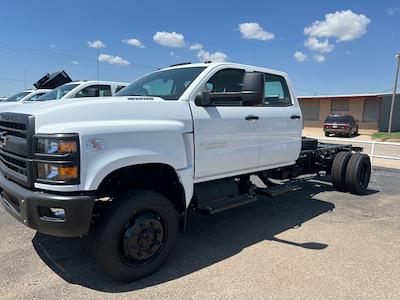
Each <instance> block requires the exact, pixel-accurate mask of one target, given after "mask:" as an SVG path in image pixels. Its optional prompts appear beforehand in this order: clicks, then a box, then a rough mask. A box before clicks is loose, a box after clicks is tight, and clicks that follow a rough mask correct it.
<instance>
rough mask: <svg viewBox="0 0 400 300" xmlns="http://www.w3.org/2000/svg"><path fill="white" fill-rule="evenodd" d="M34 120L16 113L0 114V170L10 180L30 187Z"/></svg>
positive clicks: (31, 117)
mask: <svg viewBox="0 0 400 300" xmlns="http://www.w3.org/2000/svg"><path fill="white" fill-rule="evenodd" d="M33 129H34V118H33V116H30V115H25V114H16V113H1V114H0V168H1V170H2V172H3V173H4V174H5V175H6V176H7V177H8V178H9V179H11V180H14V181H16V182H18V183H20V184H22V185H25V186H31V185H32V182H31V181H32V178H29V177H30V176H29V174H30V161H31V159H32V158H33V151H32V150H31V149H30V148H31V145H32V144H33V135H34V132H33Z"/></svg>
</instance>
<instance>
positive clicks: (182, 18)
mask: <svg viewBox="0 0 400 300" xmlns="http://www.w3.org/2000/svg"><path fill="white" fill-rule="evenodd" d="M39 4H40V5H39ZM0 20H1V24H2V25H1V26H0V96H9V95H12V94H14V93H16V92H18V91H20V90H23V89H24V88H25V85H26V87H27V88H30V87H32V83H33V82H34V81H36V80H38V79H39V78H40V77H42V76H43V75H44V74H46V73H48V72H50V73H51V72H55V71H57V70H65V71H66V72H67V73H68V74H69V75H70V77H71V78H72V79H73V80H80V79H86V80H91V79H96V77H97V68H96V64H97V60H98V64H99V79H100V80H113V81H126V82H131V81H133V80H134V79H135V78H137V77H139V76H141V75H144V74H146V73H149V72H152V71H154V70H156V69H158V68H162V67H166V66H169V65H171V64H175V63H180V62H199V61H204V60H214V61H229V62H235V63H244V64H251V65H256V66H262V67H268V68H272V69H277V70H281V71H284V72H286V73H288V74H289V77H290V79H291V81H292V83H293V85H294V88H295V91H296V93H297V94H298V95H328V94H350V93H378V92H391V90H392V89H393V85H394V75H395V71H396V59H395V54H396V53H397V52H399V51H400V0H396V1H395V0H387V1H385V0H380V1H372V0H371V1H367V0H353V1H349V0H347V1H344V0H337V1H322V0H321V1H316V0H310V1H287V0H280V1H268V0H264V1H252V0H248V1H237V0H230V1H219V0H211V1H210V0H203V1H189V0H186V1H177V0H168V1H154V0H147V1H140V2H139V1H119V0H113V1H104V0H97V1H75V0H69V1H48V0H42V1H39V2H38V1H20V0H12V1H9V0H4V1H1V3H0ZM97 53H98V55H97Z"/></svg>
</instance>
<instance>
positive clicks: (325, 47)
mask: <svg viewBox="0 0 400 300" xmlns="http://www.w3.org/2000/svg"><path fill="white" fill-rule="evenodd" d="M304 46H306V47H307V48H308V49H310V50H312V51H317V52H321V53H327V52H331V51H332V50H333V48H334V47H335V46H333V45H332V44H329V41H328V39H325V40H324V41H323V42H321V41H320V40H318V39H317V38H316V37H313V36H310V37H309V38H308V39H306V40H305V41H304Z"/></svg>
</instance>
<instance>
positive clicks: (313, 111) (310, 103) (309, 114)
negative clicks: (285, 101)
mask: <svg viewBox="0 0 400 300" xmlns="http://www.w3.org/2000/svg"><path fill="white" fill-rule="evenodd" d="M300 108H301V112H302V114H303V118H304V120H306V121H318V120H319V100H315V99H310V100H308V99H307V100H300Z"/></svg>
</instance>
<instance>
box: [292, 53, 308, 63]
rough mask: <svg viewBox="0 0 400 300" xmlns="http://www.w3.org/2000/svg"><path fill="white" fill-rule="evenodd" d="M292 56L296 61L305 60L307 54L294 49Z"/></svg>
mask: <svg viewBox="0 0 400 300" xmlns="http://www.w3.org/2000/svg"><path fill="white" fill-rule="evenodd" d="M294 58H295V59H296V60H297V61H298V62H305V61H307V60H308V55H307V54H304V53H303V52H301V51H296V52H295V53H294Z"/></svg>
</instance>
